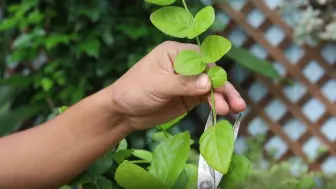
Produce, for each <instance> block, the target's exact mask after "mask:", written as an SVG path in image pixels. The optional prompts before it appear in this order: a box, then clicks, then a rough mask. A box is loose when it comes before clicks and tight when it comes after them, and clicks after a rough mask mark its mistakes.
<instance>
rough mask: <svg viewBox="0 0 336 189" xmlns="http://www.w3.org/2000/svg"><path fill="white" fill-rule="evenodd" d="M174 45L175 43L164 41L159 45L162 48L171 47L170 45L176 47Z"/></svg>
mask: <svg viewBox="0 0 336 189" xmlns="http://www.w3.org/2000/svg"><path fill="white" fill-rule="evenodd" d="M176 43H177V42H175V41H169V40H168V41H164V42H162V43H161V45H160V46H163V47H169V46H172V45H176Z"/></svg>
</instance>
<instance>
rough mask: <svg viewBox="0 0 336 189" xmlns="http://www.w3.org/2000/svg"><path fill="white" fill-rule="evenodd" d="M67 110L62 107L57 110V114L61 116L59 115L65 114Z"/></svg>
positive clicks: (65, 107)
mask: <svg viewBox="0 0 336 189" xmlns="http://www.w3.org/2000/svg"><path fill="white" fill-rule="evenodd" d="M67 109H69V107H68V106H62V107H60V108H59V109H58V113H59V114H61V113H63V112H65V111H66V110H67Z"/></svg>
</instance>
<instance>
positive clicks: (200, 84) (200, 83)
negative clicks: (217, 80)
mask: <svg viewBox="0 0 336 189" xmlns="http://www.w3.org/2000/svg"><path fill="white" fill-rule="evenodd" d="M208 85H209V77H208V76H207V75H206V74H201V75H200V76H198V78H197V88H199V89H205V88H207V87H208Z"/></svg>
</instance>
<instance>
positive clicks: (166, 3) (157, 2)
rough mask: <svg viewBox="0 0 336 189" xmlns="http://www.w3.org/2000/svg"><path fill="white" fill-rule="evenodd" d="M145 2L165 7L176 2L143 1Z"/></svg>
mask: <svg viewBox="0 0 336 189" xmlns="http://www.w3.org/2000/svg"><path fill="white" fill-rule="evenodd" d="M145 1H147V2H148V3H152V4H156V5H161V6H166V5H171V4H173V3H175V1H176V0H145Z"/></svg>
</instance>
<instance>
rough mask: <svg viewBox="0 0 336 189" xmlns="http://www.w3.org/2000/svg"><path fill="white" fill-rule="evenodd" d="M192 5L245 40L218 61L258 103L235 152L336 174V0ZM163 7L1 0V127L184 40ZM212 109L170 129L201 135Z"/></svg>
mask: <svg viewBox="0 0 336 189" xmlns="http://www.w3.org/2000/svg"><path fill="white" fill-rule="evenodd" d="M188 4H189V6H190V8H191V11H192V12H196V11H197V10H199V9H200V8H201V7H203V6H204V5H205V4H213V5H214V7H215V8H216V12H217V15H216V21H215V23H214V25H213V26H212V30H211V32H213V33H217V34H220V35H223V36H224V37H227V38H228V39H230V41H231V42H232V43H233V45H234V46H235V48H234V51H231V52H230V53H229V54H228V56H226V57H225V58H223V59H222V60H221V61H220V62H218V64H219V65H221V66H222V67H224V68H225V69H226V70H227V72H228V73H229V80H230V81H231V82H232V83H234V84H235V86H237V88H238V89H239V91H240V92H241V94H242V95H243V97H244V98H245V99H246V100H247V104H248V109H247V110H246V111H245V112H244V113H243V118H244V119H243V122H242V126H241V131H240V136H239V138H238V139H237V142H236V152H237V153H240V154H245V155H246V156H247V157H248V158H249V159H250V160H251V161H252V162H253V165H254V167H255V169H256V170H265V171H266V172H265V173H263V174H264V175H263V176H265V175H267V170H269V167H272V166H276V167H277V169H280V168H279V167H281V166H280V164H279V162H285V163H286V165H287V164H288V165H290V168H291V171H292V173H293V174H296V175H299V174H301V173H307V171H308V170H309V171H312V172H316V171H321V172H322V173H324V174H327V175H333V174H335V173H336V157H335V155H336V141H335V140H336V118H335V114H336V113H335V105H334V103H335V101H336V81H335V63H336V43H335V41H336V15H335V14H336V13H335V9H336V5H335V4H336V2H335V1H334V0H329V1H328V0H320V1H318V0H317V1H308V0H306V1H305V0H297V1H290V0H288V1H287V0H226V1H224V0H222V1H205V0H203V1H198V0H190V1H188ZM156 8H157V7H155V6H153V5H150V4H147V3H145V2H144V1H143V0H128V1H122V0H113V1H111V0H99V1H97V0H88V1H85V2H84V1H79V0H58V1H53V0H23V1H19V0H16V1H13V0H11V1H9V0H7V1H3V0H2V1H0V19H1V22H0V41H1V43H0V44H1V46H0V49H1V50H0V76H1V80H0V135H1V136H5V135H8V134H10V133H12V132H17V131H22V130H24V129H28V128H30V127H32V126H34V125H37V124H39V123H42V122H44V121H46V120H48V119H51V118H53V117H54V116H56V115H57V114H58V108H59V107H61V106H71V105H72V104H74V103H76V102H78V101H79V100H81V99H83V98H84V97H86V96H88V95H90V94H92V93H94V92H96V91H98V90H99V89H101V88H103V87H104V86H107V85H109V84H111V83H113V81H115V80H116V79H118V78H119V77H120V76H121V75H122V74H123V73H125V72H126V71H127V70H128V69H129V68H130V67H131V66H132V65H133V64H135V63H136V62H137V61H138V60H139V59H141V58H142V57H143V56H144V55H145V54H146V53H148V52H149V51H150V50H151V49H152V48H153V47H155V46H156V45H158V44H160V43H161V42H163V41H165V40H177V39H174V38H171V37H169V36H166V35H164V34H162V33H161V32H160V31H158V30H157V29H156V28H154V26H153V25H152V24H151V23H150V21H149V16H150V14H151V12H153V10H155V9H156ZM179 41H181V40H179ZM185 42H191V41H188V40H185ZM209 111H210V110H209V108H208V107H207V106H206V105H205V106H200V107H198V108H196V109H195V110H194V111H192V112H190V113H189V115H188V116H187V117H186V118H184V119H183V120H182V122H180V123H178V124H177V126H176V127H173V128H172V129H171V132H172V133H177V132H180V131H183V130H186V129H188V130H189V131H190V132H191V135H192V138H193V139H195V140H196V141H197V139H198V138H199V136H200V134H201V133H202V132H203V128H204V124H205V121H206V117H207V115H208V112H209ZM226 118H227V119H228V120H230V121H231V122H233V121H234V120H235V116H228V117H226ZM155 132H156V130H155V128H154V129H152V130H148V131H143V132H137V133H134V134H132V135H131V136H129V137H128V138H127V142H128V145H129V146H130V148H139V149H140V148H141V149H147V150H152V149H153V148H154V147H155V146H156V144H157V141H156V140H155V139H154V138H153V133H155ZM197 149H198V146H197V142H196V144H195V148H194V155H191V160H190V161H197V155H198V151H197ZM283 165H285V164H283ZM285 167H286V168H283V167H281V169H282V168H283V169H287V168H288V167H287V166H285ZM113 169H115V168H113V166H112V168H111V170H113ZM111 172H112V173H110V174H112V175H113V171H111ZM260 175H262V173H260ZM274 175H276V174H274ZM110 176H111V175H110ZM106 177H109V174H107V176H106ZM260 177H262V176H260ZM286 178H287V177H286ZM274 179H275V180H274V182H275V181H276V178H275V176H274ZM284 179H285V178H284ZM269 180H270V182H271V179H269Z"/></svg>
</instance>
